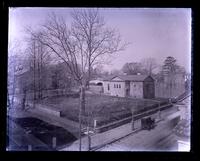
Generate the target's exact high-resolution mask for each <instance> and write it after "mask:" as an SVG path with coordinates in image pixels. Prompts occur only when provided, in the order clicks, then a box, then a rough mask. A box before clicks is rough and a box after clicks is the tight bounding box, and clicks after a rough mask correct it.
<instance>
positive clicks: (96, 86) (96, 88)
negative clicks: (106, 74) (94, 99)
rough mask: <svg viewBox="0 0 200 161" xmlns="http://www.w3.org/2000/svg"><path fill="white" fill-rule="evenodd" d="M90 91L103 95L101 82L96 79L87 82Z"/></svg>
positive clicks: (99, 79)
mask: <svg viewBox="0 0 200 161" xmlns="http://www.w3.org/2000/svg"><path fill="white" fill-rule="evenodd" d="M89 87H90V90H91V91H92V92H94V93H103V80H102V79H101V78H97V79H95V80H91V81H90V82H89Z"/></svg>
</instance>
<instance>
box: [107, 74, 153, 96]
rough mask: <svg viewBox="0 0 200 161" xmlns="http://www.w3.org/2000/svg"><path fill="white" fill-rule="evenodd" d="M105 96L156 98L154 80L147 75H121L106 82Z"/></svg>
mask: <svg viewBox="0 0 200 161" xmlns="http://www.w3.org/2000/svg"><path fill="white" fill-rule="evenodd" d="M103 91H104V93H105V94H108V95H112V96H119V97H134V98H149V99H151V98H154V97H155V85H154V79H153V78H152V77H151V76H147V75H120V76H114V77H111V78H108V79H105V80H104V83H103Z"/></svg>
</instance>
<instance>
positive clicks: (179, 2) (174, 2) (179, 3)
mask: <svg viewBox="0 0 200 161" xmlns="http://www.w3.org/2000/svg"><path fill="white" fill-rule="evenodd" d="M197 6H198V5H197V3H195V2H194V1H191V0H187V1H186V0H185V1H183V0H169V1H162V0H137V1H136V0H99V1H84V0H82V1H81V0H52V1H47V0H3V2H2V3H1V14H0V15H1V16H2V17H1V20H2V23H1V31H0V32H1V40H0V42H1V49H0V50H1V51H0V55H1V58H0V61H1V62H0V65H1V67H0V69H1V73H2V75H1V85H0V87H1V89H0V91H1V92H0V98H1V101H0V103H1V111H0V127H1V130H0V131H1V132H0V135H1V136H0V151H1V152H0V160H1V158H3V159H5V160H10V159H18V160H30V159H32V160H35V161H37V160H38V159H41V160H48V161H49V160H59V159H60V157H62V158H63V159H64V160H76V159H77V160H86V161H87V160H122V161H126V160H139V161H140V160H153V161H157V160H169V161H172V160H199V154H198V149H200V148H199V144H198V143H199V140H200V139H199V136H200V134H199V132H198V131H199V130H198V129H199V128H200V127H199V124H200V121H199V116H200V114H199V109H200V107H199V104H198V93H200V92H199V91H198V89H200V88H199V84H200V83H199V79H198V78H199V74H198V73H200V72H199V71H198V69H200V68H199V67H198V64H199V62H200V61H199V60H198V55H199V52H198V47H199V46H200V45H199V44H198V43H199V42H200V40H199V37H200V36H198V35H200V34H199V30H200V26H199V22H198V21H199V19H200V17H199V12H200V9H199V8H198V7H197ZM9 7H116V8H118V7H122V8H123V7H128V8H132V7H142V8H149V7H150V8H191V9H192V106H191V109H192V120H191V124H192V125H191V128H192V129H191V152H7V151H6V149H5V147H6V102H7V101H6V100H7V45H8V17H9V16H8V14H9V13H8V12H9V11H8V10H9ZM198 10H199V11H198Z"/></svg>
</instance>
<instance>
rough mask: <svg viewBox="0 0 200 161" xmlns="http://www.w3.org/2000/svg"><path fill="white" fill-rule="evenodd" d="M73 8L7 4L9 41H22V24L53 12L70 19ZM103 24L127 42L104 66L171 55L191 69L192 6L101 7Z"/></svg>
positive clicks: (110, 67) (160, 59)
mask: <svg viewBox="0 0 200 161" xmlns="http://www.w3.org/2000/svg"><path fill="white" fill-rule="evenodd" d="M73 9H74V8H10V9H9V33H8V34H9V35H8V36H9V42H12V41H14V40H17V41H19V42H21V43H22V44H23V41H24V38H25V37H26V32H25V27H27V26H31V27H32V28H37V27H39V26H40V25H41V24H42V23H43V22H44V21H45V20H46V19H47V18H48V14H49V13H51V12H54V13H56V14H58V15H60V16H63V17H64V19H65V20H66V23H67V24H70V23H71V17H70V12H71V11H72V10H73ZM99 12H100V14H101V15H102V16H103V17H104V19H105V22H106V25H107V26H109V27H112V28H115V29H117V30H118V31H119V33H120V34H121V37H122V40H123V41H126V42H129V43H130V44H129V45H128V46H127V48H126V49H125V50H124V51H121V52H119V53H117V54H116V55H115V56H114V58H113V59H112V61H111V63H110V64H109V65H105V66H104V69H105V70H109V71H111V70H113V69H121V68H122V66H123V65H124V64H125V63H127V62H137V61H141V60H142V59H143V58H148V57H152V58H155V59H156V61H157V62H158V63H159V64H162V63H163V61H164V60H165V58H166V57H167V56H173V57H174V58H175V59H176V60H177V64H179V65H181V66H184V67H185V68H186V70H187V71H190V70H191V23H192V17H191V12H192V11H191V9H189V8H170V9H169V8H100V9H99Z"/></svg>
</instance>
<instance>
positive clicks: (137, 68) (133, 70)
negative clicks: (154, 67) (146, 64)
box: [122, 62, 145, 75]
mask: <svg viewBox="0 0 200 161" xmlns="http://www.w3.org/2000/svg"><path fill="white" fill-rule="evenodd" d="M122 71H123V72H124V73H126V74H128V75H132V74H133V75H135V74H137V73H141V74H144V73H145V71H144V69H143V67H142V64H141V63H139V62H131V63H126V64H124V66H123V67H122Z"/></svg>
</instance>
